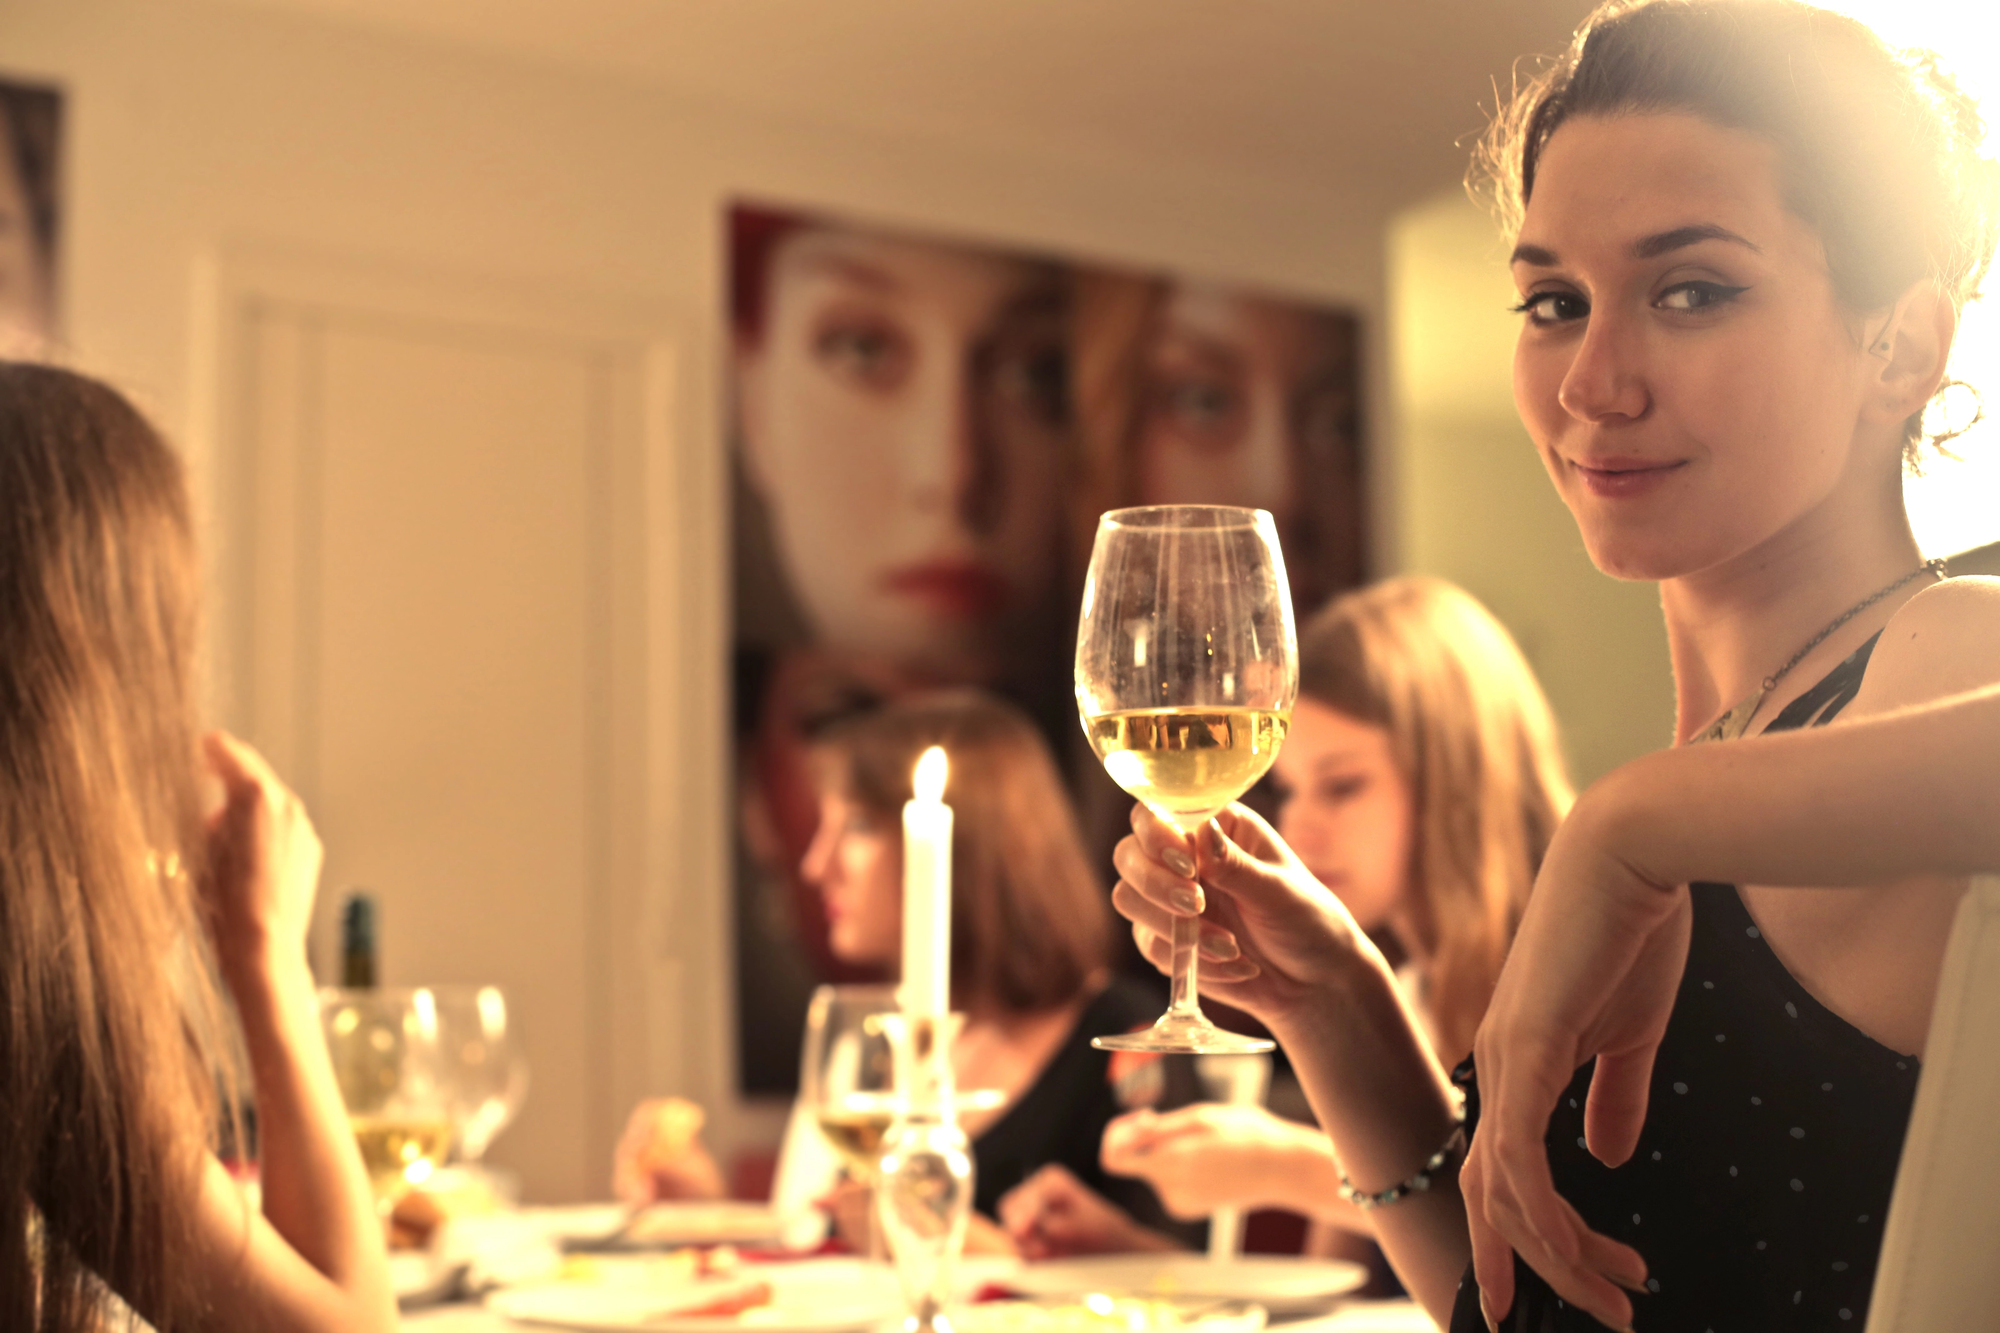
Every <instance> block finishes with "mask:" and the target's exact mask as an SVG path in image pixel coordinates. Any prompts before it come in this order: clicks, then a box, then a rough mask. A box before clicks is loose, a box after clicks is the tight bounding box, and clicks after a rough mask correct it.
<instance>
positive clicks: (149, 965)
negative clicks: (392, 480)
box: [0, 364, 220, 1333]
mask: <svg viewBox="0 0 2000 1333" xmlns="http://www.w3.org/2000/svg"><path fill="white" fill-rule="evenodd" d="M196 582H197V576H196V568H195V562H194V556H193V551H192V543H191V540H190V533H189V522H188V511H187V501H186V496H185V492H184V490H183V487H182V482H181V470H180V465H179V463H178V462H177V461H176V459H175V458H174V455H173V454H172V452H171V451H170V450H168V448H167V447H166V445H165V444H164V443H163V442H162V441H161V440H160V438H159V436H158V435H157V434H155V433H154V431H153V429H152V428H151V427H150V426H149V425H147V423H146V422H145V421H144V420H143V419H142V418H141V417H140V416H139V414H138V413H137V412H136V411H134V410H133V408H132V407H131V406H130V405H129V404H128V403H126V402H125V401H124V400H123V399H122V398H120V397H119V396H118V395H117V394H116V393H114V392H112V391H111V390H110V389H107V388H105V387H104V386H103V385H100V384H97V383H94V382H92V381H90V380H87V379H84V378H82V377H80V376H77V375H73V374H69V373H67V372H64V371H60V370H53V369H49V368H45V367H37V366H28V365H11V364H0V1010H4V1014H5V1018H4V1022H0V1107H5V1113H4V1116H3V1117H0V1124H4V1128H0V1326H4V1327H6V1328H9V1329H33V1330H48V1331H50V1333H57V1331H59V1333H70V1330H80V1329H85V1328H95V1327H97V1326H98V1325H99V1321H100V1319H101V1317H102V1314H103V1310H104V1301H103V1297H104V1290H105V1287H106V1285H107V1284H108V1286H109V1287H110V1288H111V1289H113V1290H115V1291H117V1292H118V1293H119V1294H120V1295H121V1296H123V1297H124V1298H125V1299H126V1301H127V1302H129V1303H130V1304H131V1305H132V1306H133V1307H134V1308H135V1309H138V1310H140V1311H143V1312H144V1313H145V1314H146V1316H147V1317H148V1318H149V1319H150V1320H151V1321H152V1322H153V1324H154V1325H155V1326H156V1327H158V1328H160V1329H162V1330H163V1333H164V1331H165V1330H167V1329H170V1328H171V1327H173V1326H174V1325H175V1324H176V1323H177V1322H179V1319H180V1316H181V1315H182V1314H183V1312H184V1311H185V1310H186V1308H187V1306H186V1293H185V1287H184V1284H185V1282H186V1280H187V1279H186V1275H185V1264H184V1263H183V1262H182V1255H183V1253H184V1251H185V1247H186V1244H187V1236H188V1228H189V1226H190V1223H191V1219H192V1217H193V1215H194V1212H195V1201H196V1193H197V1190H198V1188H199V1181H200V1176H199V1171H200V1163H201V1152H202V1149H203V1148H204V1146H205V1145H206V1143H207V1142H208V1137H209V1128H210V1126H211V1125H212V1124H213V1123H214V1121H213V1115H214V1111H213V1108H214V1104H215V1097H214V1091H213V1083H212V1081H211V1070H213V1069H214V1068H216V1066H215V1065H212V1064H211V1063H209V1061H208V1060H207V1059H206V1055H205V1053H204V1052H202V1051H200V1050H198V1049H197V1048H196V1045H197V1044H196V1041H195V1039H194V1038H193V1036H192V1035H191V1034H192V1033H193V1032H194V1031H196V1030H205V1031H211V1032H213V1031H219V1030H220V1029H219V1028H218V1027H215V1026H212V1025H205V1023H204V1022H203V1021H193V1022H191V1019H190V1013H191V1011H190V1008H189V1005H190V1003H192V1004H193V1006H194V1011H195V1012H197V1013H199V1014H201V1016H202V1019H203V1020H206V1021H207V1022H208V1023H212V1019H213V1015H214V1012H215V1010H214V1007H213V999H214V989H213V983H212V982H211V981H209V980H208V978H209V977H210V976H212V973H211V972H210V971H209V970H208V968H207V967H206V966H204V965H198V966H196V967H193V968H178V969H177V967H176V964H177V961H180V960H185V959H186V958H188V957H189V956H190V952H192V954H193V955H194V956H196V957H197V960H198V962H199V960H200V959H202V958H205V950H204V947H203V943H202V941H203V939H204V936H203V932H202V931H201V929H200V927H199V924H198V922H197V921H196V917H195V910H194V904H193V902H192V891H191V887H190V886H191V885H192V884H193V883H194V882H195V881H196V880H197V878H198V877H199V876H200V875H201V874H202V873H203V866H202V861H201V847H202V838H201V812H200V793H199V790H198V787H197V779H196V769H195V748H194V747H195V740H196V731H195V723H194V709H193V703H192V700H193V694H194V690H193V684H192V681H191V679H190V675H191V669H192V663H193V660H194V643H195V632H196V627H195V588H196Z"/></svg>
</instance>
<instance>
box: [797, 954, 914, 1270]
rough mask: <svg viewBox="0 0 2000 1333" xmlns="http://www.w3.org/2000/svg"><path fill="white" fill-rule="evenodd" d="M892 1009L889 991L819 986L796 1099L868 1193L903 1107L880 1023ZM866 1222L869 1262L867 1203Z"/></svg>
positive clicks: (872, 1228)
mask: <svg viewBox="0 0 2000 1333" xmlns="http://www.w3.org/2000/svg"><path fill="white" fill-rule="evenodd" d="M897 1012H899V1010H898V1008H897V1004H896V989H895V987H893V986H821V987H820V988H819V989H817V990H815V991H814V992H813V997H812V1004H811V1006H810V1007H809V1008H808V1009H807V1010H806V1040H805V1055H804V1062H803V1065H802V1067H801V1069H800V1079H799V1093H800V1096H801V1097H802V1098H803V1099H804V1101H805V1105H806V1107H807V1109H808V1110H809V1111H810V1112H811V1114H812V1117H813V1121H814V1123H815V1124H817V1125H818V1126H819V1132H820V1134H821V1135H822V1136H823V1137H824V1138H825V1139H826V1141H827V1142H828V1143H829V1144H831V1145H832V1146H833V1150H834V1152H836V1153H837V1154H839V1156H840V1160H841V1161H842V1162H843V1163H844V1164H845V1165H846V1167H847V1171H848V1174H849V1175H850V1176H852V1177H853V1178H854V1180H855V1181H856V1183H858V1184H861V1185H865V1186H867V1187H868V1189H869V1190H870V1191H873V1190H874V1188H875V1184H876V1180H877V1178H878V1177H879V1175H880V1174H881V1165H882V1140H883V1139H884V1138H885V1137H886V1136H887V1135H888V1133H889V1128H890V1126H892V1125H894V1124H895V1123H896V1114H897V1111H898V1110H899V1109H900V1107H901V1102H900V1101H899V1099H898V1098H897V1096H896V1065H895V1050H894V1046H893V1044H892V1041H891V1037H890V1032H889V1028H888V1026H887V1025H886V1024H884V1023H882V1022H881V1021H880V1020H881V1019H882V1018H883V1017H884V1016H886V1015H889V1014H894V1013H897ZM866 1217H867V1222H866V1225H867V1228H868V1256H867V1257H868V1258H870V1259H879V1258H881V1255H880V1253H879V1250H880V1248H881V1247H880V1243H879V1242H880V1228H879V1227H878V1226H877V1225H876V1222H875V1208H874V1206H873V1201H872V1200H871V1201H870V1206H869V1207H868V1209H867V1210H866Z"/></svg>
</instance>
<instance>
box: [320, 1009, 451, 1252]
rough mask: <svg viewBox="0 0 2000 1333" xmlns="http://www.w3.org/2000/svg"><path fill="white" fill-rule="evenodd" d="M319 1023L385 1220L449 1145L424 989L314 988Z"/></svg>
mask: <svg viewBox="0 0 2000 1333" xmlns="http://www.w3.org/2000/svg"><path fill="white" fill-rule="evenodd" d="M319 1001H320V1006H319V1008H320V1025H321V1030H322V1032H323V1033H324V1034H325V1036H326V1044H327V1053H328V1055H329V1056H330V1057H331V1058H332V1061H333V1073H334V1078H335V1080H336V1081H337V1082H338V1083H339V1085H340V1097H341V1101H342V1102H343V1103H344V1104H345V1105H346V1107H347V1121H348V1124H349V1126H350V1127H351V1128H352V1129H353V1130H354V1140H355V1142H356V1144H357V1145H359V1147H360V1149H361V1161H362V1164H363V1165H364V1166H365V1167H366V1168H367V1170H368V1183H369V1185H370V1186H371V1187H372V1188H373V1189H374V1193H375V1207H376V1209H377V1211H378V1212H380V1213H381V1214H382V1216H383V1217H385V1218H386V1217H387V1216H388V1215H389V1213H390V1212H391V1211H393V1210H394V1208H395V1206H396V1202H397V1200H399V1199H401V1198H402V1197H403V1196H404V1195H405V1194H407V1193H409V1191H410V1190H411V1189H413V1188H415V1187H416V1186H418V1185H421V1184H423V1183H424V1182H425V1181H427V1180H429V1179H430V1178H431V1175H432V1173H433V1172H435V1171H436V1170H437V1168H438V1167H439V1166H441V1165H442V1164H443V1162H444V1158H445V1154H446V1153H447V1152H449V1151H450V1149H451V1141H452V1120H451V1094H450V1089H449V1087H448V1086H447V1081H446V1079H445V1077H444V1065H443V1060H442V1056H441V1053H440V1051H439V1048H438V1006H437V997H436V995H435V994H433V993H432V992H431V991H429V990H425V989H417V990H389V989H382V990H374V989H370V990H348V989H340V988H336V987H331V986H329V987H326V988H324V989H322V990H321V991H320V993H319Z"/></svg>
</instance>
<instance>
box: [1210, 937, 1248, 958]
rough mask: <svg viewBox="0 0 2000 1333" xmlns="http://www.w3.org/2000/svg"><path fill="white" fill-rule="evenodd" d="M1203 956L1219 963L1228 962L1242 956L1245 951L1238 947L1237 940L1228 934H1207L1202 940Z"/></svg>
mask: <svg viewBox="0 0 2000 1333" xmlns="http://www.w3.org/2000/svg"><path fill="white" fill-rule="evenodd" d="M1201 956H1202V957H1203V958H1207V959H1209V960H1211V961H1213V962H1217V963H1227V962H1229V961H1230V960H1232V959H1235V958H1241V957H1242V956H1243V951H1242V950H1241V949H1239V948H1237V947H1236V941H1235V940H1233V939H1231V938H1229V936H1227V935H1205V936H1203V937H1202V941H1201Z"/></svg>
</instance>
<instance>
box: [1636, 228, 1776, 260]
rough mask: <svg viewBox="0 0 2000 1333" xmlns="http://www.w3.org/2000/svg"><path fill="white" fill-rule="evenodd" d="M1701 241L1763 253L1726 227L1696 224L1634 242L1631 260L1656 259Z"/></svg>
mask: <svg viewBox="0 0 2000 1333" xmlns="http://www.w3.org/2000/svg"><path fill="white" fill-rule="evenodd" d="M1703 241H1728V242H1730V243H1731V244H1732V245H1740V246H1742V247H1743V248H1744V249H1746V250H1748V251H1750V253H1752V254H1758V255H1761V254H1763V253H1764V251H1763V250H1762V249H1761V248H1760V247H1758V246H1757V245H1756V244H1755V243H1754V242H1752V241H1749V240H1746V239H1745V238H1743V237H1741V236H1738V235H1737V234H1736V233H1735V232H1733V231H1731V230H1729V228H1727V227H1720V226H1717V225H1716V224H1715V223H1713V222H1697V223H1694V224H1692V225H1690V226H1686V227H1675V228H1674V229H1673V230H1672V231H1663V232H1658V233H1656V234H1654V235H1652V236H1648V237H1645V238H1644V239H1643V240H1640V241H1637V242H1635V243H1634V244H1633V246H1632V258H1634V259H1658V258H1659V257H1660V256H1661V255H1664V254H1669V253H1671V252H1672V251H1675V250H1684V249H1686V248H1687V247H1688V246H1690V245H1699V244H1700V243H1701V242H1703Z"/></svg>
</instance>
